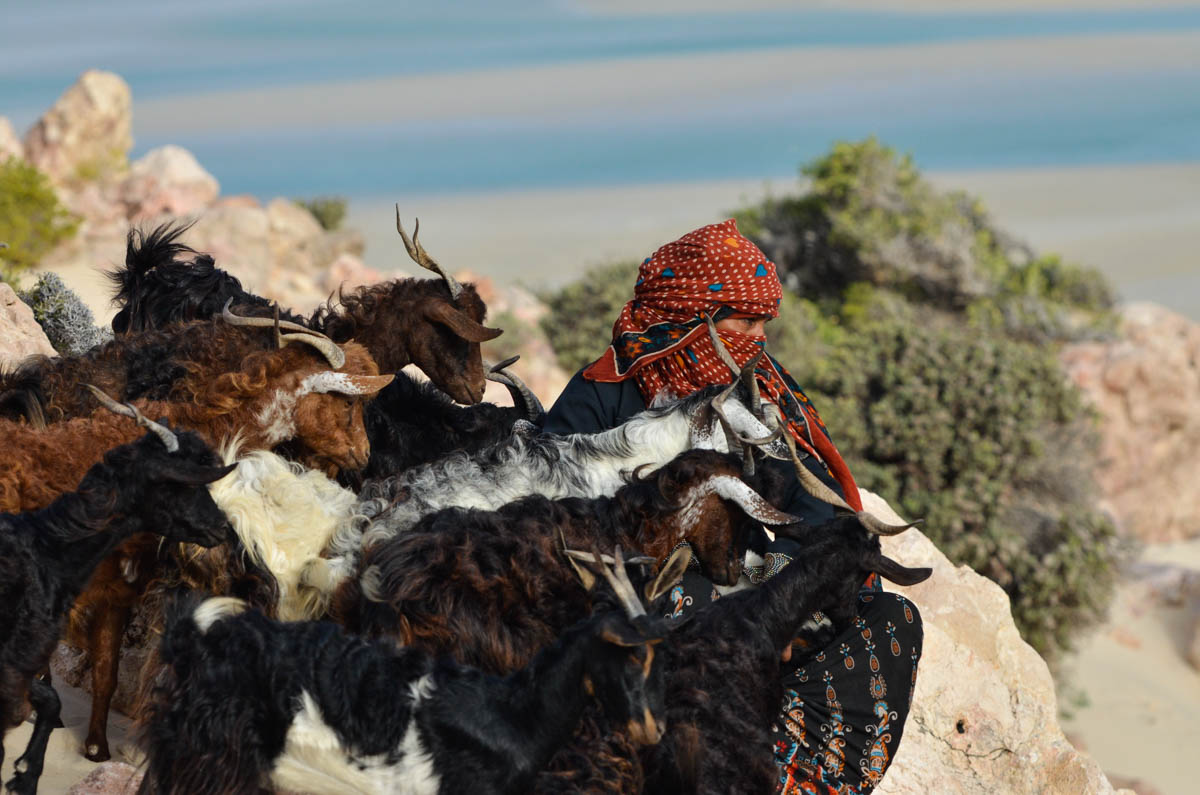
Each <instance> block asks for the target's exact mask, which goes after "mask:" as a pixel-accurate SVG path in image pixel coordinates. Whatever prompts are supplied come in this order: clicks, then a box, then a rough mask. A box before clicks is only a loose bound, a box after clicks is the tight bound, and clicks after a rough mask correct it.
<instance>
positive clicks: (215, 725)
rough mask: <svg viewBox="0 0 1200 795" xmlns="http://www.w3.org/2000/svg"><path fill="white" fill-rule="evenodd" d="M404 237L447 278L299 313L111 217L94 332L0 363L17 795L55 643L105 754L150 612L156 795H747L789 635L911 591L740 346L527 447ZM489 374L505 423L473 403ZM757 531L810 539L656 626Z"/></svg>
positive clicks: (759, 785) (865, 518)
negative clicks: (869, 595)
mask: <svg viewBox="0 0 1200 795" xmlns="http://www.w3.org/2000/svg"><path fill="white" fill-rule="evenodd" d="M397 227H398V228H399V229H400V233H401V236H402V237H403V238H404V244H405V246H406V248H407V249H408V252H409V255H410V256H411V257H412V258H413V259H414V260H415V261H416V262H418V263H419V264H420V265H422V266H423V267H425V268H428V269H429V270H432V271H434V272H435V273H436V274H437V277H436V278H430V279H413V278H401V279H395V280H391V281H386V282H383V283H379V284H374V285H370V286H366V287H362V288H359V289H357V290H354V291H352V292H343V294H341V295H340V296H339V299H338V301H337V302H334V301H332V300H331V301H330V302H329V303H328V304H327V305H324V306H322V307H320V308H319V309H318V310H317V311H316V312H315V313H314V314H313V315H312V316H311V317H304V316H300V315H296V314H293V313H291V312H288V311H285V310H281V309H279V308H278V307H277V306H275V305H274V304H272V303H271V302H269V301H267V300H266V299H263V298H261V297H258V296H255V295H252V294H250V293H247V292H245V291H244V290H243V289H242V286H241V284H240V283H239V282H238V280H237V279H235V278H234V277H232V276H230V275H229V274H227V273H225V272H224V271H222V270H220V269H218V268H216V267H215V265H214V262H213V260H212V258H211V257H209V256H207V255H204V254H200V253H198V252H195V251H193V250H192V249H190V248H188V247H187V246H185V245H183V244H181V243H180V242H179V237H180V234H181V233H182V231H183V228H182V227H178V226H163V227H159V228H158V229H155V230H154V231H153V232H150V233H145V234H143V233H141V232H137V231H134V232H131V233H130V236H129V243H128V250H127V258H126V263H125V265H124V267H123V268H121V269H119V270H118V271H117V272H115V273H114V274H113V279H114V282H115V284H116V287H117V290H116V297H115V301H116V304H117V305H119V306H120V307H121V308H120V311H119V313H118V314H117V315H116V317H115V318H114V320H113V323H112V326H113V331H114V333H115V335H116V336H115V338H114V339H113V340H112V341H110V342H107V343H104V344H102V345H99V346H97V347H95V348H93V349H91V350H90V351H88V352H87V353H85V354H82V355H79V356H62V357H57V358H46V357H31V358H28V359H26V360H24V361H22V362H21V363H19V365H17V366H16V367H15V368H14V369H12V370H10V371H8V372H5V373H0V427H2V428H3V430H2V431H0V438H2V439H3V447H4V455H3V457H2V459H0V510H2V511H3V516H0V720H3V727H4V732H7V731H8V729H9V728H10V727H12V726H13V725H15V724H16V723H18V722H20V721H21V720H23V719H25V718H26V717H28V716H29V715H30V713H31V711H32V712H36V719H35V721H34V727H33V730H32V734H31V737H30V740H29V742H28V746H27V748H26V749H25V751H24V753H23V754H22V755H21V756H20V757H19V758H18V759H17V760H16V763H15V768H14V770H15V774H14V776H13V778H12V779H11V780H9V781H8V782H7V785H6V786H7V789H8V791H10V792H15V793H21V794H22V795H28V794H31V793H34V792H36V789H37V782H38V778H39V776H40V775H41V773H42V769H43V764H44V757H45V753H46V748H47V742H48V739H49V736H50V733H51V731H52V730H53V728H54V727H55V726H56V725H58V719H59V709H60V703H59V699H58V696H57V695H56V693H55V691H54V688H53V687H52V685H51V681H50V676H49V669H48V663H49V660H50V657H51V655H52V653H53V651H54V649H55V647H56V646H57V644H58V643H59V642H60V640H66V641H67V642H68V643H70V644H71V645H73V646H76V647H79V648H82V649H85V650H86V652H87V655H88V658H89V660H90V663H91V677H92V680H91V692H92V699H93V700H92V711H91V718H90V722H89V726H88V732H87V738H86V740H85V742H84V752H85V755H86V756H87V758H89V759H91V760H95V761H101V760H105V759H108V758H109V755H110V752H109V745H108V740H107V737H106V725H107V720H108V711H109V707H110V704H111V701H112V698H113V695H114V691H115V689H116V685H117V682H118V676H117V675H118V664H119V662H120V659H121V654H120V652H121V646H122V642H123V639H124V638H125V636H126V629H127V626H128V625H129V623H130V621H131V616H132V615H133V614H134V612H135V611H137V612H138V613H139V615H142V616H144V617H145V620H146V622H147V623H148V625H149V627H150V628H151V630H152V631H151V633H150V635H151V637H153V638H154V642H153V648H152V649H151V650H150V651H149V653H148V656H147V657H146V658H145V659H146V661H145V663H144V665H143V667H142V670H141V672H140V676H139V681H140V693H139V696H138V699H137V700H138V707H137V710H136V711H137V713H138V714H137V720H138V736H139V742H140V747H141V750H142V751H144V752H145V755H146V758H145V762H144V767H145V775H144V778H143V781H142V785H141V787H142V790H141V791H143V792H148V793H180V794H183V793H188V794H189V795H191V794H193V793H256V792H259V791H261V790H263V789H264V788H265V789H268V790H270V789H279V790H285V791H293V792H318V793H342V792H355V791H360V792H404V793H435V792H446V793H449V792H454V793H459V792H505V793H525V792H535V791H537V792H578V791H605V792H637V791H643V790H644V791H647V792H720V793H730V792H743V791H744V792H768V791H772V790H773V787H774V781H775V777H776V774H775V770H774V764H773V762H772V748H771V743H770V741H769V730H770V726H771V723H772V721H773V719H774V717H775V715H776V713H777V711H778V708H779V703H780V696H781V689H780V678H779V677H780V664H781V663H780V658H781V654H783V652H784V651H785V650H786V649H787V648H788V647H789V644H790V643H791V642H792V640H793V638H795V637H797V636H798V635H800V634H801V633H802V632H803V631H804V630H803V629H802V625H803V624H804V622H805V621H806V620H808V619H809V617H810V616H811V615H812V614H813V613H814V611H823V612H824V613H825V614H826V615H827V616H828V617H829V618H830V619H831V620H832V621H833V622H834V625H835V626H838V625H845V624H846V623H847V622H849V621H850V620H851V619H852V617H853V609H854V607H853V605H854V603H855V598H854V595H855V593H856V592H857V590H858V588H859V586H860V584H861V583H862V582H863V580H864V579H865V578H866V577H867V576H868V575H869V574H870V573H871V572H878V573H880V574H882V575H883V576H885V577H888V578H889V579H891V580H893V581H896V582H900V583H902V584H910V583H913V582H918V581H920V580H922V579H924V578H925V577H927V576H928V574H929V570H928V569H910V568H905V567H903V566H901V565H900V564H898V563H896V562H895V561H892V560H890V559H889V558H887V557H886V556H884V555H883V554H882V553H881V549H880V545H879V539H878V536H879V535H882V534H889V533H895V532H899V531H901V530H903V529H904V527H888V526H886V525H882V524H881V523H879V522H878V521H877V520H874V519H873V518H872V517H870V516H869V515H867V514H865V513H858V514H855V512H853V511H852V510H850V509H849V508H848V507H847V506H846V504H845V502H843V501H841V499H840V498H839V497H838V496H837V495H836V494H835V493H833V492H832V491H830V490H829V489H828V488H827V487H825V486H824V485H823V484H822V483H821V482H820V480H818V479H817V478H815V477H814V476H813V475H812V474H810V473H809V471H808V469H807V468H806V467H805V466H804V465H803V463H801V461H800V459H799V458H797V457H796V454H795V450H794V447H793V446H792V445H791V444H788V443H790V442H791V439H790V436H789V435H788V434H786V433H783V432H782V430H781V428H782V426H781V424H780V422H779V420H778V415H776V414H772V413H771V412H770V411H767V410H765V408H769V407H770V406H769V404H764V403H762V402H761V401H760V398H759V395H758V391H757V389H756V388H755V385H754V379H753V375H752V374H751V373H752V370H753V364H754V363H753V362H752V363H751V365H749V366H747V367H746V368H743V369H742V370H741V371H740V372H736V373H734V375H735V376H737V377H733V378H731V381H732V383H731V384H730V385H729V386H728V387H713V388H710V389H707V390H704V391H701V392H699V393H697V394H695V395H693V396H691V397H688V398H686V399H684V400H682V401H680V402H678V403H676V404H674V405H670V406H662V407H655V408H652V409H649V410H647V411H645V412H643V413H641V414H639V415H637V416H635V417H633V418H631V419H630V420H629V421H627V422H626V423H625V424H623V425H621V426H619V427H617V428H614V429H612V430H610V431H606V432H603V433H599V434H594V435H585V434H579V435H570V436H556V435H552V434H547V433H544V432H542V431H541V430H540V427H539V421H540V419H541V417H542V414H543V410H542V407H541V405H540V404H539V403H538V401H537V399H536V397H534V396H533V394H532V393H531V392H530V391H529V390H528V388H526V387H525V385H524V384H522V383H521V382H520V380H519V379H517V378H516V377H515V376H514V375H512V374H511V373H509V372H508V371H507V370H506V369H505V368H506V367H507V366H508V364H509V362H505V363H501V364H499V365H495V366H490V367H489V366H486V365H485V364H484V363H483V361H482V359H481V353H480V343H481V342H483V341H485V340H489V339H492V338H494V337H496V336H497V335H498V334H500V331H499V330H498V329H492V328H488V327H486V326H485V325H483V321H484V316H485V311H486V307H485V306H484V304H483V302H482V301H481V300H480V298H479V296H478V294H477V293H476V291H475V289H474V288H473V287H472V286H471V285H469V284H460V283H458V282H456V281H455V280H454V279H453V278H452V277H450V276H449V275H447V274H446V273H444V272H443V271H442V269H441V268H440V267H439V266H438V264H437V263H436V261H435V260H434V259H433V258H432V257H430V256H429V255H428V253H427V252H426V251H425V250H424V248H423V247H422V246H421V244H420V243H419V242H418V241H417V233H416V232H414V234H413V236H412V238H409V237H408V236H407V234H405V232H404V230H403V228H401V227H400V224H399V220H397ZM713 334H714V342H717V343H718V347H719V348H720V347H721V346H720V345H719V340H718V339H717V338H716V336H715V335H716V333H715V331H713ZM728 363H729V364H731V365H732V360H730V361H729V362H728ZM410 364H412V365H415V366H416V367H418V368H419V369H420V370H422V371H423V372H424V373H425V374H426V375H427V376H428V378H429V381H428V382H426V381H424V380H418V379H413V378H411V377H409V375H408V374H407V373H405V372H401V368H404V367H405V366H407V365H410ZM733 368H734V369H735V370H736V369H737V368H736V365H734V366H733ZM381 372H382V373H384V374H383V375H381V374H380V373H381ZM488 379H490V380H494V381H499V382H501V383H503V384H505V385H506V386H507V387H508V388H509V389H510V391H511V392H512V394H513V400H514V406H512V407H502V406H498V405H494V404H490V403H482V402H480V401H481V400H482V397H483V391H484V386H485V381H486V380H488ZM763 456H770V457H773V458H781V459H783V460H790V461H791V462H792V463H793V464H794V469H795V473H796V476H797V477H798V478H800V480H801V482H802V485H804V486H805V488H807V489H808V490H809V492H810V493H811V494H814V495H815V496H818V497H819V498H821V499H823V500H825V501H827V502H831V503H833V504H835V505H837V506H838V507H839V508H840V509H842V510H841V512H840V514H839V517H838V518H837V519H836V520H834V521H832V522H829V523H826V524H822V525H819V526H812V525H809V524H806V523H804V522H803V521H801V520H800V519H799V518H798V517H795V516H790V515H788V514H786V513H783V512H781V511H779V510H777V509H776V508H774V507H772V503H775V504H779V502H778V501H779V495H780V494H782V493H783V491H784V489H786V488H787V487H789V486H791V485H792V484H791V483H784V482H781V481H782V480H784V478H783V477H782V476H781V475H780V474H779V469H778V468H776V467H771V468H768V467H765V466H758V467H757V468H756V467H755V466H754V463H755V460H756V458H757V459H759V460H761V459H762V457H763ZM789 479H790V475H789ZM764 525H766V526H769V527H770V528H771V530H772V531H773V532H774V533H775V534H777V535H782V536H784V537H788V538H795V539H797V540H799V541H801V542H802V543H803V544H804V546H805V548H806V554H805V555H804V556H802V557H799V558H797V559H796V560H795V561H794V562H793V563H791V564H790V565H788V566H787V567H785V568H784V570H783V571H782V573H780V574H778V575H776V576H774V577H772V578H770V579H769V580H767V581H765V582H764V583H762V584H761V585H759V586H757V587H741V588H730V589H729V590H730V592H729V593H728V595H726V596H724V597H723V598H721V599H719V600H717V601H715V602H714V603H713V604H711V605H709V606H707V607H705V608H703V609H701V610H698V611H696V612H695V613H693V614H692V615H690V616H688V617H687V618H685V619H675V618H672V617H671V616H672V614H673V610H672V609H671V605H670V602H669V592H670V591H671V590H672V589H673V588H674V586H675V584H676V583H677V582H678V580H679V578H680V577H681V576H682V574H683V572H684V571H685V569H687V568H688V567H689V566H691V567H696V566H698V567H699V570H700V571H701V572H702V573H703V574H704V576H706V577H708V578H709V579H711V580H712V581H713V582H714V583H716V584H717V585H720V586H736V585H737V584H738V583H739V579H740V580H741V582H742V583H743V586H744V585H745V582H746V580H745V577H744V576H743V560H744V558H745V556H746V552H747V544H748V539H750V538H751V536H752V534H753V533H761V528H762V526H764ZM905 527H907V526H905ZM2 756H3V750H2V749H0V760H2Z"/></svg>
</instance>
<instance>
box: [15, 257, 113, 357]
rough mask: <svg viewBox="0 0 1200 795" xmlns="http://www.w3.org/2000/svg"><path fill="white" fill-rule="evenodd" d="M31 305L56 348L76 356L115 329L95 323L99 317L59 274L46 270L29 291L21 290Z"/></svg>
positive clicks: (108, 338)
mask: <svg viewBox="0 0 1200 795" xmlns="http://www.w3.org/2000/svg"><path fill="white" fill-rule="evenodd" d="M18 295H19V296H20V298H21V300H22V301H24V302H25V303H27V304H29V308H30V309H32V310H33V316H34V318H35V319H36V320H37V322H38V323H39V324H40V325H41V327H42V331H44V332H45V333H46V338H47V339H49V340H50V344H51V345H53V346H54V350H56V351H58V352H59V353H60V354H63V355H64V356H76V355H78V354H81V353H83V352H85V351H87V350H89V349H91V348H93V347H95V346H96V345H99V344H100V343H102V342H106V341H108V340H110V339H112V331H111V330H109V329H106V328H99V327H97V326H96V318H95V317H94V316H93V315H92V310H91V309H89V308H88V306H87V304H85V303H84V302H83V301H82V300H81V299H80V298H79V296H78V295H76V294H75V292H74V291H73V290H71V289H70V288H68V287H67V285H66V284H64V283H63V280H62V279H61V278H59V276H58V274H56V273H43V274H41V275H40V276H38V280H37V282H36V283H35V284H34V285H33V287H32V288H30V289H29V290H22V291H20V292H19V293H18Z"/></svg>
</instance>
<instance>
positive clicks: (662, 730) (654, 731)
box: [626, 707, 667, 745]
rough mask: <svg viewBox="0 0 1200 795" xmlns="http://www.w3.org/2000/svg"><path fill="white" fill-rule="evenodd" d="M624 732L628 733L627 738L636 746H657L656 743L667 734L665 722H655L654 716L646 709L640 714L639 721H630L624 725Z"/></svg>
mask: <svg viewBox="0 0 1200 795" xmlns="http://www.w3.org/2000/svg"><path fill="white" fill-rule="evenodd" d="M626 731H627V732H628V733H629V738H630V739H631V740H633V741H634V742H635V743H637V744H638V745H657V744H658V741H659V740H661V739H662V738H663V735H664V734H666V732H667V725H666V721H665V720H662V721H659V720H656V719H655V718H654V714H653V713H652V712H650V708H649V707H647V708H646V710H645V711H644V712H643V713H642V719H641V720H637V719H634V720H631V721H629V723H628V724H627V725H626Z"/></svg>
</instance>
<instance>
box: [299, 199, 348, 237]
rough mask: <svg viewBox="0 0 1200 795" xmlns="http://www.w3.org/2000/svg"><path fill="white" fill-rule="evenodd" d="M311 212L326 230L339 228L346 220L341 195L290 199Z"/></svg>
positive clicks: (344, 204)
mask: <svg viewBox="0 0 1200 795" xmlns="http://www.w3.org/2000/svg"><path fill="white" fill-rule="evenodd" d="M292 201H294V202H295V203H296V204H298V205H300V206H301V207H303V208H304V209H306V210H308V211H309V212H310V213H312V214H313V217H314V218H316V219H317V223H319V224H320V225H321V228H322V229H324V230H325V231H326V232H333V231H335V230H337V229H340V228H341V226H342V221H344V220H346V199H345V197H343V196H317V197H316V198H313V199H292Z"/></svg>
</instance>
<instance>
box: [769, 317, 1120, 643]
mask: <svg viewBox="0 0 1200 795" xmlns="http://www.w3.org/2000/svg"><path fill="white" fill-rule="evenodd" d="M790 364H791V366H792V367H793V373H794V374H795V375H796V376H797V378H798V379H799V381H800V383H801V384H803V385H804V386H805V388H806V389H807V390H808V391H809V394H810V395H811V396H812V397H813V399H814V401H815V402H816V403H817V404H818V406H820V408H821V410H822V413H823V414H824V418H825V421H826V422H827V424H828V425H829V427H830V428H831V429H832V430H833V431H834V433H835V435H836V438H837V442H838V447H839V449H840V450H841V451H842V454H843V455H844V456H845V457H846V459H847V462H848V463H849V464H850V467H851V470H852V471H853V472H854V473H855V477H856V478H857V480H858V482H859V483H860V484H861V485H862V486H863V487H865V488H868V489H870V490H871V491H875V492H877V493H879V494H880V495H881V496H883V497H884V498H885V499H887V500H888V501H889V502H890V503H891V504H892V505H894V506H896V508H897V510H899V511H900V512H901V513H903V514H906V515H908V516H913V517H922V518H924V519H925V525H924V527H923V530H924V532H925V533H926V534H927V535H928V536H929V537H930V538H931V539H932V540H933V541H934V542H935V543H936V544H937V545H938V547H939V548H940V549H941V550H942V551H943V552H944V553H946V555H947V556H948V557H950V559H951V560H954V561H955V562H957V563H965V564H967V565H969V566H971V567H972V568H974V569H975V570H976V571H978V572H980V573H981V574H984V575H985V576H987V577H989V578H991V579H992V580H994V581H995V582H997V583H998V584H999V585H1000V586H1001V587H1002V588H1004V590H1005V591H1006V592H1007V593H1008V595H1009V598H1010V599H1011V601H1012V610H1013V617H1014V619H1015V620H1016V622H1017V625H1018V627H1020V629H1021V632H1022V634H1023V636H1024V637H1025V639H1026V640H1027V641H1028V642H1029V643H1030V644H1032V645H1033V646H1034V647H1035V648H1037V649H1038V650H1039V651H1040V652H1042V653H1043V654H1046V655H1047V656H1049V657H1051V658H1053V657H1054V656H1055V655H1057V654H1058V653H1059V652H1061V651H1062V650H1064V649H1067V648H1069V647H1070V645H1071V640H1072V637H1073V636H1074V635H1075V633H1077V632H1078V630H1079V629H1081V628H1083V627H1085V626H1087V625H1088V624H1090V623H1092V622H1094V621H1095V620H1097V619H1098V618H1101V617H1102V616H1103V614H1104V611H1105V610H1106V608H1107V605H1108V602H1109V600H1110V598H1111V595H1112V587H1113V581H1114V574H1115V571H1116V568H1117V565H1118V563H1119V561H1120V551H1119V548H1118V545H1117V542H1116V537H1115V533H1114V529H1113V527H1112V525H1111V524H1110V523H1109V522H1108V520H1107V519H1106V518H1104V517H1103V516H1102V515H1100V514H1099V513H1098V512H1097V511H1096V510H1095V509H1094V508H1093V507H1092V506H1093V499H1094V479H1093V475H1092V467H1093V465H1094V461H1095V455H1096V453H1095V445H1096V432H1095V428H1094V418H1093V417H1092V415H1091V414H1090V413H1089V411H1087V410H1086V409H1085V407H1084V406H1083V404H1082V402H1081V400H1080V397H1079V394H1078V391H1077V390H1076V389H1075V387H1074V386H1073V385H1072V384H1070V383H1069V382H1068V381H1067V380H1066V378H1065V377H1064V376H1063V374H1062V371H1061V369H1060V368H1059V365H1058V362H1057V359H1056V358H1055V355H1054V352H1053V350H1049V349H1047V348H1045V347H1044V346H1039V345H1035V344H1031V343H1027V342H1023V341H1019V340H1014V339H1011V338H1008V337H1006V336H1004V335H1002V334H994V333H981V332H980V331H979V330H978V329H976V328H973V327H971V326H969V325H967V324H952V323H951V324H923V323H919V322H913V321H912V320H911V319H909V318H904V317H902V316H900V317H885V318H884V319H874V318H871V319H866V320H864V321H862V322H861V323H859V324H849V325H848V326H847V327H845V328H843V333H842V335H841V338H840V341H839V342H837V343H836V344H834V345H832V346H829V348H828V349H827V352H826V355H825V356H824V357H822V358H819V359H816V360H813V361H799V362H793V363H790Z"/></svg>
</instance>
